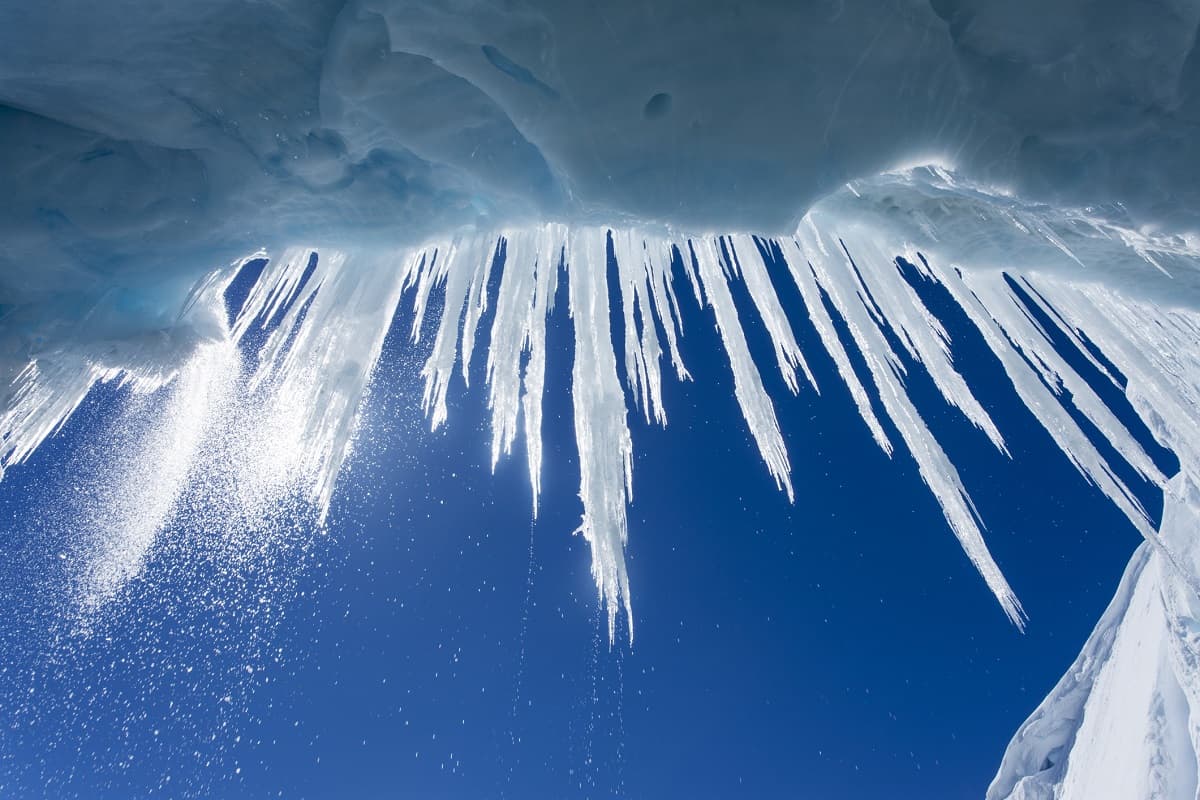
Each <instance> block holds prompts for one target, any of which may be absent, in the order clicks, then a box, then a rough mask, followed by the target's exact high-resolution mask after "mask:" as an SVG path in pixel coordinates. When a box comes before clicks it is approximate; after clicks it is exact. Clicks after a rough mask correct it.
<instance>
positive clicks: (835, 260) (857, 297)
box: [797, 227, 1024, 626]
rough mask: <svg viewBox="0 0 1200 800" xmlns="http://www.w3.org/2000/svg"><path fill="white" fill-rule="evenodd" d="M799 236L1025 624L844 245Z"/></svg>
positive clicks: (929, 469) (957, 530) (966, 539)
mask: <svg viewBox="0 0 1200 800" xmlns="http://www.w3.org/2000/svg"><path fill="white" fill-rule="evenodd" d="M797 237H798V240H799V244H800V246H801V248H802V250H803V252H804V255H805V257H806V259H807V261H808V262H809V264H810V265H811V266H812V268H813V271H814V272H815V273H816V278H817V282H818V283H819V284H820V285H821V287H822V288H824V289H825V290H826V291H827V292H828V293H829V297H830V299H831V300H832V301H833V304H834V307H835V308H836V309H837V310H838V313H839V314H841V315H842V318H843V319H845V320H846V324H847V326H848V327H849V329H850V334H851V336H852V337H853V338H854V340H855V343H856V344H857V346H858V349H859V352H860V353H861V354H862V356H863V358H864V359H865V360H866V362H867V367H868V369H869V370H870V372H871V377H872V378H873V379H874V381H875V386H876V388H877V389H878V390H879V395H880V399H881V401H882V402H883V407H884V409H885V410H886V412H887V414H888V416H889V417H890V418H891V420H892V422H893V423H894V424H895V425H896V428H897V430H898V431H899V432H900V436H901V438H903V439H904V443H905V445H906V446H907V447H908V450H909V452H910V453H911V454H912V456H913V459H914V460H915V461H916V462H917V469H918V471H919V472H920V474H921V479H922V480H924V481H925V485H926V486H928V487H929V490H930V491H931V492H933V495H934V497H935V498H937V501H938V504H939V505H941V507H942V512H943V513H944V514H945V516H946V521H947V522H949V523H950V527H951V529H952V530H953V531H954V535H955V536H957V537H958V540H959V542H960V543H961V544H962V547H963V551H964V552H966V554H967V557H968V558H970V559H971V563H972V564H974V565H975V568H976V569H978V570H979V573H980V574H981V575H982V576H983V579H984V581H985V582H986V583H987V585H988V587H989V588H990V589H991V590H992V593H993V594H995V595H996V599H997V600H999V601H1000V606H1001V608H1003V609H1004V613H1005V614H1007V615H1008V617H1009V619H1011V620H1012V621H1013V623H1014V624H1016V625H1017V626H1023V625H1024V612H1022V610H1021V605H1020V603H1019V602H1018V600H1017V598H1016V595H1015V594H1014V593H1013V591H1012V589H1011V588H1010V587H1009V585H1008V581H1006V580H1005V578H1004V575H1003V573H1002V572H1001V571H1000V568H999V567H998V566H997V565H996V562H995V561H994V560H993V559H992V556H991V553H990V552H989V551H988V548H987V545H986V544H985V543H984V541H983V534H982V533H981V532H980V530H979V524H978V519H977V514H976V512H975V507H974V504H973V503H972V502H971V499H970V496H969V495H968V494H967V491H966V489H965V488H964V487H963V485H962V481H961V479H960V478H959V476H958V471H957V470H956V469H955V468H954V465H953V464H952V463H951V462H950V459H949V458H947V456H946V454H945V452H944V451H943V450H942V448H941V445H939V444H938V442H937V439H935V438H934V436H933V434H932V433H930V431H929V429H928V428H927V427H926V426H925V422H924V421H923V420H922V419H921V416H920V414H919V413H918V412H917V410H916V408H915V407H914V406H913V404H912V401H911V400H910V399H909V397H908V393H907V392H905V390H904V386H903V384H902V383H901V381H900V375H901V374H902V373H901V370H902V368H901V365H900V363H899V360H898V359H897V358H896V355H895V353H894V352H893V351H892V349H891V347H890V346H889V345H888V343H887V340H886V339H885V338H884V336H883V333H882V331H881V330H880V329H879V327H878V326H877V324H876V321H875V320H874V319H873V317H872V313H871V310H870V308H869V305H868V304H869V303H870V300H869V299H868V298H867V296H866V290H865V289H864V288H863V287H862V285H861V283H859V281H858V280H857V278H856V277H855V273H854V270H853V268H852V265H851V264H850V256H849V255H848V254H847V253H846V252H844V251H842V250H841V248H840V247H839V248H838V251H839V252H838V255H836V256H835V255H831V251H833V249H834V248H833V247H830V246H827V245H826V243H825V242H823V241H821V235H820V233H819V232H817V231H816V229H815V228H814V227H809V228H801V230H800V231H799V232H798V233H797ZM839 256H840V258H839Z"/></svg>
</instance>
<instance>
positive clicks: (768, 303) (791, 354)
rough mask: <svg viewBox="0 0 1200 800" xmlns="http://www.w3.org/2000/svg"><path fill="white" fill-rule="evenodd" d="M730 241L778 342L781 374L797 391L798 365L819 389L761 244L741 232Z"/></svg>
mask: <svg viewBox="0 0 1200 800" xmlns="http://www.w3.org/2000/svg"><path fill="white" fill-rule="evenodd" d="M728 243H729V255H730V257H731V258H734V259H736V263H737V265H738V268H739V269H740V271H741V275H742V280H744V281H745V282H746V288H747V289H748V290H749V291H750V298H751V299H752V300H753V301H754V306H755V308H757V309H758V313H759V314H760V315H761V316H762V321H763V324H764V325H766V326H767V332H768V333H770V334H771V343H772V344H774V345H775V360H776V361H777V362H779V374H781V375H782V376H783V380H784V382H785V383H787V386H788V388H789V389H791V391H792V394H797V393H798V392H799V391H800V384H799V383H798V382H797V380H796V368H797V367H799V368H800V369H801V370H802V371H803V372H804V377H805V378H806V379H807V380H808V383H809V385H810V386H812V387H813V388H814V389H815V388H816V386H817V382H816V380H815V379H814V378H813V376H812V372H811V371H810V370H809V368H808V362H806V361H805V360H804V354H803V353H801V352H800V345H799V344H798V343H797V342H796V337H795V335H794V334H793V333H792V326H791V325H790V324H789V323H788V320H787V314H785V313H784V311H783V306H782V305H780V303H779V296H778V295H777V294H776V293H775V287H774V286H772V285H771V278H770V276H769V275H768V274H767V269H766V262H765V261H763V259H762V254H761V253H759V251H758V245H757V244H756V243H755V241H754V239H753V238H751V237H749V236H745V235H741V234H739V235H735V236H730V237H729V238H728Z"/></svg>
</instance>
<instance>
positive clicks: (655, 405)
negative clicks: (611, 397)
mask: <svg viewBox="0 0 1200 800" xmlns="http://www.w3.org/2000/svg"><path fill="white" fill-rule="evenodd" d="M612 242H613V254H614V255H615V256H616V261H617V275H618V278H619V280H620V287H621V307H622V311H623V313H624V319H625V326H624V327H625V373H626V378H627V380H628V382H629V389H630V391H631V392H632V393H633V397H634V399H635V400H636V401H637V402H638V403H639V404H640V405H641V407H642V411H643V412H644V413H645V415H646V422H650V420H651V418H653V419H654V421H655V422H657V423H658V424H659V425H666V424H667V413H666V409H664V408H663V403H662V369H661V363H660V362H661V360H662V345H661V344H660V343H659V341H658V332H657V331H656V330H655V327H654V317H653V316H652V312H651V310H650V303H649V301H648V300H647V295H648V294H649V293H650V292H651V289H650V286H649V283H648V280H649V278H648V276H649V271H648V268H647V266H646V263H645V260H646V257H647V254H646V249H645V244H644V243H643V242H642V241H641V240H640V237H639V236H637V235H636V233H634V232H632V231H623V232H621V231H619V232H615V233H613V234H612ZM639 322H640V323H641V327H640V329H639V327H638V323H639Z"/></svg>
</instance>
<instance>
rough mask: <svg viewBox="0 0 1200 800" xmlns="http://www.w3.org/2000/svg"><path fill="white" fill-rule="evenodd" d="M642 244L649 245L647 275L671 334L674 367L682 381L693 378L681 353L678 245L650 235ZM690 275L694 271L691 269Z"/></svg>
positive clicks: (657, 305) (659, 315) (666, 327)
mask: <svg viewBox="0 0 1200 800" xmlns="http://www.w3.org/2000/svg"><path fill="white" fill-rule="evenodd" d="M642 246H643V247H644V248H645V266H646V278H647V282H648V285H649V287H650V297H651V298H652V299H653V300H654V310H655V312H656V313H657V314H658V318H659V320H661V321H662V325H663V330H664V331H665V332H666V334H667V349H668V350H670V352H671V366H673V367H674V368H675V375H676V377H678V378H679V380H681V381H684V380H691V379H692V376H691V375H689V374H688V371H687V368H686V367H684V365H683V357H682V356H681V355H680V354H679V337H680V336H682V335H683V318H682V317H681V315H680V313H679V300H678V299H677V298H676V296H675V284H674V283H673V282H672V281H671V260H672V255H673V254H674V252H675V246H674V245H672V244H671V243H670V242H668V241H666V240H665V239H661V238H656V237H652V236H646V237H645V239H644V241H643V243H642ZM688 274H689V275H690V274H691V271H690V269H689V271H688Z"/></svg>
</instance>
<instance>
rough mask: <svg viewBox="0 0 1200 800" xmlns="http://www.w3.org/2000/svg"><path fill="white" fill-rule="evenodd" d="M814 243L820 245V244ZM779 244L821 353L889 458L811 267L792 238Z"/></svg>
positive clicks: (888, 446)
mask: <svg viewBox="0 0 1200 800" xmlns="http://www.w3.org/2000/svg"><path fill="white" fill-rule="evenodd" d="M817 241H818V244H820V241H819V240H817ZM783 244H784V246H785V247H786V248H787V252H786V253H785V254H784V261H785V262H786V263H787V266H788V270H789V271H790V272H791V275H792V280H794V281H795V282H796V288H798V289H799V290H800V296H801V297H802V298H803V300H804V306H805V308H807V309H808V318H809V320H810V321H811V322H812V324H813V327H814V328H816V330H817V335H818V336H820V337H821V344H823V345H825V351H826V352H827V353H829V357H830V358H832V359H833V363H834V365H835V366H837V370H838V374H839V375H840V376H841V378H842V382H843V383H845V384H846V388H847V389H849V390H850V396H851V398H853V400H854V405H855V406H857V407H858V414H859V416H860V417H862V419H863V421H864V422H866V423H867V428H868V429H869V430H870V431H871V436H872V438H874V439H875V443H876V444H878V445H879V447H880V448H881V449H882V450H883V452H885V453H887V454H888V455H889V456H890V455H891V454H892V442H891V440H889V439H888V436H887V434H886V433H884V430H883V426H882V425H880V424H879V418H878V417H876V416H875V411H874V409H872V408H871V400H870V398H868V397H867V390H866V389H865V388H863V385H862V381H860V380H859V379H858V375H857V374H855V372H854V368H853V367H852V366H851V365H850V357H849V356H848V355H847V354H846V348H845V347H844V346H843V345H842V340H841V339H840V338H838V335H837V331H836V330H835V329H834V327H833V320H832V318H830V316H829V312H828V311H827V310H826V308H825V303H824V301H822V300H821V290H820V288H819V287H818V286H817V281H816V277H815V276H814V275H813V272H812V266H811V265H810V264H809V263H808V257H807V256H806V255H805V254H804V250H803V248H802V247H801V246H800V243H799V242H798V241H797V240H796V239H788V240H786V241H785V242H784V243H783Z"/></svg>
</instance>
